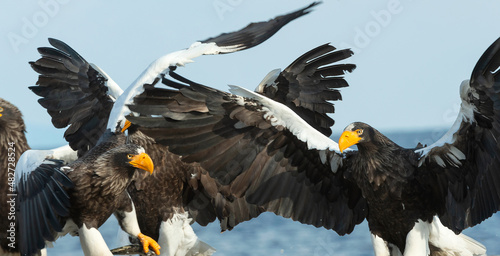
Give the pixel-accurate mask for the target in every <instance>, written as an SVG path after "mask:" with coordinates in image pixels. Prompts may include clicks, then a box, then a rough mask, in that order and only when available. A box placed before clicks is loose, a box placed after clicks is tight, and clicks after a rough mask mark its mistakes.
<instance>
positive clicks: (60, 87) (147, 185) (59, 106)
mask: <svg viewBox="0 0 500 256" xmlns="http://www.w3.org/2000/svg"><path fill="white" fill-rule="evenodd" d="M317 4H318V3H317V2H315V3H313V4H311V5H309V6H307V7H305V8H302V9H300V10H298V11H295V12H291V13H289V14H286V15H282V16H278V17H276V18H274V19H271V20H269V21H266V22H259V23H252V24H251V25H249V26H247V27H245V28H243V29H242V30H240V31H236V32H232V33H225V34H222V35H219V36H217V37H213V38H210V39H207V40H203V41H202V42H201V43H202V45H204V44H208V45H209V46H210V47H211V48H209V47H207V49H212V48H215V47H218V48H215V49H216V50H217V52H215V53H214V52H212V51H208V52H207V53H205V54H219V53H228V52H233V51H239V50H243V49H247V48H251V47H253V46H256V45H258V44H260V43H262V42H263V41H265V40H267V39H268V38H269V37H271V36H272V35H273V34H274V33H276V32H277V31H278V30H279V29H280V28H281V27H283V26H284V25H286V24H287V23H288V22H290V21H292V20H294V19H296V18H298V17H301V16H303V15H305V14H307V13H309V12H310V9H311V8H312V7H314V6H316V5H317ZM49 42H50V43H51V44H52V46H54V47H55V48H39V52H40V53H41V55H42V58H41V59H39V60H37V61H35V62H32V63H30V64H31V65H32V67H33V69H34V70H35V71H37V72H38V73H40V77H39V80H38V82H37V86H33V87H30V88H31V89H32V90H33V92H35V93H36V94H37V95H39V96H41V97H42V99H40V100H39V102H40V104H41V105H42V106H43V107H45V108H47V110H48V113H49V114H50V115H51V117H52V121H53V123H54V125H56V126H57V127H67V126H69V128H68V130H67V131H66V133H65V138H66V140H68V142H69V143H70V145H71V146H72V147H73V148H74V149H75V150H78V152H79V155H83V154H85V152H86V151H87V150H88V149H90V148H92V147H93V146H94V145H95V143H96V141H97V139H96V138H99V140H100V141H106V140H108V139H109V138H112V137H113V136H115V135H116V134H117V133H119V132H120V131H119V128H121V126H122V125H123V124H122V123H119V122H118V123H111V122H113V121H109V122H108V121H107V119H109V120H112V118H118V119H120V118H121V119H123V120H125V118H124V117H123V116H122V117H111V116H110V113H111V106H110V104H109V102H110V100H111V101H114V99H117V98H119V97H120V95H119V94H115V93H116V92H117V91H118V90H116V89H112V88H111V87H112V86H114V85H111V84H110V80H109V78H108V77H106V76H105V75H104V73H103V72H101V71H100V69H99V68H97V67H95V66H92V65H90V64H89V63H88V62H87V61H86V60H84V59H83V58H82V57H81V56H80V55H79V54H78V53H76V52H75V51H74V50H73V49H71V48H70V47H69V46H67V45H66V44H64V43H63V42H60V41H58V40H55V39H49ZM190 49H191V48H190ZM188 50H189V49H187V51H188ZM190 58H192V56H191V55H189V56H186V59H190ZM167 59H168V58H167ZM182 61H184V59H183V60H182ZM183 64H184V63H175V62H174V63H171V64H169V65H172V66H176V65H183ZM165 68H167V70H164V71H161V72H166V71H168V68H169V67H168V66H166V67H165ZM96 71H97V72H96ZM149 73H151V72H146V75H147V74H149ZM154 75H155V76H156V77H154V79H152V80H151V84H147V83H146V84H140V86H141V87H144V88H147V87H149V86H151V85H152V84H155V83H157V82H158V81H159V80H160V79H161V77H162V74H161V73H159V74H154ZM139 80H140V79H139ZM117 102H118V101H117ZM123 102H124V101H121V104H123ZM125 102H128V101H125ZM113 104H114V102H113ZM112 107H113V109H115V108H118V109H119V108H127V106H121V105H119V106H112ZM102 122H108V126H107V127H108V128H109V129H107V130H103V129H102V128H103V127H104V126H103V125H102V124H103V123H102ZM110 123H111V124H110ZM88 135H90V136H89V137H90V138H87V137H86V136H88ZM96 136H97V137H96ZM128 138H129V141H130V142H131V143H136V144H138V145H141V146H143V147H144V148H145V150H146V152H148V154H150V155H151V158H152V159H153V161H154V162H155V165H156V170H155V172H154V174H153V175H151V176H143V175H140V174H139V175H138V177H135V178H136V179H135V181H134V182H133V183H132V184H131V185H130V187H129V188H128V192H129V194H130V196H131V198H132V199H133V201H134V204H135V208H136V211H137V215H138V221H139V225H140V227H141V230H142V231H143V232H144V233H145V234H148V235H150V236H152V237H153V238H155V239H158V238H159V237H160V233H161V230H160V227H161V226H162V225H164V226H167V228H168V227H169V225H170V226H172V225H171V224H169V223H171V222H169V221H171V220H172V219H174V218H173V217H174V216H175V215H176V214H177V215H182V216H184V217H185V216H188V214H187V213H189V218H192V219H193V220H195V221H196V222H198V223H199V224H201V225H207V224H208V223H210V222H212V221H214V220H215V219H216V218H218V219H219V220H220V223H221V229H222V230H228V229H229V230H230V229H232V228H233V227H234V226H236V225H237V224H238V223H240V222H242V221H245V220H248V219H250V218H253V217H256V216H258V215H259V214H260V213H261V212H262V211H263V210H262V208H261V207H258V206H255V205H251V204H248V203H247V202H246V200H245V198H244V197H243V198H234V197H232V196H230V195H229V192H228V191H227V188H226V187H224V186H222V185H221V184H220V183H218V182H217V181H216V180H215V179H213V178H212V177H211V176H210V175H209V174H208V173H207V172H206V171H205V170H204V169H202V168H201V167H200V166H199V164H188V163H185V162H182V161H181V160H180V158H179V156H178V155H174V154H172V153H170V152H169V151H168V147H167V146H165V145H161V144H157V143H156V142H155V141H154V140H153V139H151V138H150V137H149V136H146V135H144V134H143V133H141V132H139V131H137V129H135V127H134V126H132V127H130V128H129V129H128ZM184 221H186V222H189V221H190V220H189V219H187V218H185V220H184ZM181 227H182V228H184V225H181ZM175 232H178V233H181V234H184V233H189V232H184V231H175ZM175 232H174V233H175ZM170 233H172V232H170ZM163 234H164V235H165V234H167V232H166V231H164V232H163ZM166 240H168V238H167V239H165V241H164V242H165V243H168V241H166ZM174 240H182V239H177V238H176V239H174ZM184 240H188V242H189V243H195V242H196V241H197V240H196V239H193V238H192V237H190V238H188V239H184ZM160 242H161V241H160ZM183 243H184V242H183ZM196 243H197V244H200V245H202V244H204V243H202V242H200V243H198V242H196ZM189 246H192V245H190V244H187V245H182V246H180V247H185V248H182V249H186V248H189ZM198 246H199V245H198ZM166 247H167V246H166ZM168 248H169V249H170V248H172V250H174V251H173V252H171V253H172V254H174V253H175V250H176V246H175V245H170V244H169V246H168ZM195 249H196V250H210V249H212V248H210V247H209V246H205V248H201V249H200V248H195Z"/></svg>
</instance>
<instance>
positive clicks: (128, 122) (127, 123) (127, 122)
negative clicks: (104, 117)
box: [122, 120, 132, 133]
mask: <svg viewBox="0 0 500 256" xmlns="http://www.w3.org/2000/svg"><path fill="white" fill-rule="evenodd" d="M131 125H132V123H131V122H130V121H129V120H125V125H124V126H123V128H122V133H124V132H125V131H126V130H127V129H128V128H129V127H130V126H131Z"/></svg>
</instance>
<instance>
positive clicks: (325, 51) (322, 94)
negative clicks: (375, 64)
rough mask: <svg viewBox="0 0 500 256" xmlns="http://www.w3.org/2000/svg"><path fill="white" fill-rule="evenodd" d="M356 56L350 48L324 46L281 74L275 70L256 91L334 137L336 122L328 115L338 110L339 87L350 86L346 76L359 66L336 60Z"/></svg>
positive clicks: (312, 51) (294, 63) (302, 57)
mask: <svg viewBox="0 0 500 256" xmlns="http://www.w3.org/2000/svg"><path fill="white" fill-rule="evenodd" d="M352 55H353V52H352V51H351V50H349V49H344V50H338V51H337V50H336V48H335V47H333V46H332V45H329V44H324V45H321V46H319V47H316V48H314V49H312V50H310V51H309V52H307V53H305V54H303V55H302V56H300V57H299V58H297V59H296V60H295V61H294V62H293V63H292V64H290V65H289V66H288V67H287V68H285V70H283V71H282V72H281V73H278V72H276V71H272V72H271V73H270V74H269V75H268V76H267V77H266V78H265V79H264V80H263V81H262V82H261V83H260V84H259V86H258V87H257V89H256V92H258V93H261V94H263V95H265V96H266V97H268V98H270V99H272V100H274V101H276V102H280V103H282V104H284V105H286V106H287V107H289V108H290V109H291V110H293V111H294V112H295V113H297V114H298V115H299V116H300V117H301V118H302V119H304V120H305V121H306V122H307V123H308V124H309V125H311V126H312V127H314V128H315V129H317V130H318V131H320V132H321V133H323V134H324V135H325V136H330V135H331V134H332V131H331V129H330V127H331V126H332V125H333V124H334V121H333V119H332V118H330V117H329V116H328V115H327V114H328V113H334V112H335V108H334V106H333V103H331V102H330V101H337V100H341V99H342V96H341V94H340V92H339V90H338V89H339V88H343V87H347V86H348V84H347V81H345V80H344V78H343V75H344V74H345V73H346V72H351V71H352V70H354V69H355V68H356V65H354V64H334V63H336V62H338V61H341V60H344V59H347V58H349V57H350V56H352Z"/></svg>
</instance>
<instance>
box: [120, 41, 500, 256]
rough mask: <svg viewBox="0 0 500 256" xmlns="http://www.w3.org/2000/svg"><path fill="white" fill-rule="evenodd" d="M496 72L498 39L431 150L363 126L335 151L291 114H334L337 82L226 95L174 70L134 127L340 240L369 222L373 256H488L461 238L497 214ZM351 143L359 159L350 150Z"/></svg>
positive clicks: (261, 202)
mask: <svg viewBox="0 0 500 256" xmlns="http://www.w3.org/2000/svg"><path fill="white" fill-rule="evenodd" d="M320 52H321V51H320ZM322 58H323V57H322V56H321V54H318V55H317V59H316V60H322ZM499 66H500V38H499V39H498V40H497V41H495V42H494V43H493V44H492V45H491V46H490V47H489V48H488V49H487V50H486V51H485V53H484V54H483V55H482V56H481V58H480V59H479V61H478V62H477V64H476V66H475V68H474V70H473V72H472V75H471V77H470V80H467V81H464V82H463V83H462V85H461V86H460V97H461V99H462V105H461V110H460V113H459V115H458V118H457V121H456V122H455V124H454V125H453V126H452V128H451V129H450V130H449V131H448V132H447V133H446V134H445V135H444V137H443V138H441V139H440V140H438V141H437V142H436V143H434V144H432V145H430V146H426V147H417V148H410V149H406V148H402V147H400V146H398V145H396V144H395V143H394V142H392V141H391V140H390V139H388V138H387V137H385V136H384V135H382V134H381V133H380V132H378V131H377V130H375V129H374V128H372V127H370V126H369V125H367V124H364V123H360V122H355V123H352V124H350V125H348V126H347V127H346V128H345V131H344V133H343V134H342V136H341V137H340V139H339V144H337V143H336V142H335V141H333V140H331V139H330V138H329V137H327V136H325V134H324V133H322V132H320V130H318V129H317V128H316V129H315V127H314V126H313V125H311V124H310V123H311V120H309V121H306V119H305V118H304V117H302V116H301V115H300V114H299V113H298V112H296V111H293V108H297V107H301V106H302V107H305V108H308V109H310V110H312V112H315V111H324V110H325V109H331V108H332V107H333V106H332V104H331V103H329V102H327V96H328V95H332V94H338V91H336V90H330V88H329V87H328V86H325V85H326V84H327V82H326V81H329V80H335V78H332V77H330V76H328V75H323V74H321V73H320V72H318V73H314V72H311V73H310V74H309V75H308V76H307V77H306V80H305V81H307V82H305V83H302V86H301V87H299V88H295V89H292V88H291V87H290V88H287V87H286V86H285V87H280V78H282V77H278V78H276V81H275V83H274V84H271V86H264V87H263V88H268V89H269V91H274V93H269V94H264V95H263V94H260V93H255V92H252V91H249V90H247V89H244V88H241V87H237V86H231V91H232V92H233V93H234V94H231V93H226V92H222V91H219V90H216V89H213V88H210V87H206V86H203V85H201V84H198V83H195V82H192V81H189V80H188V79H185V78H183V77H181V76H180V75H178V74H176V73H174V72H171V74H170V76H171V78H172V79H174V80H177V81H173V80H172V79H164V81H165V84H166V85H167V86H169V88H160V87H159V85H157V86H156V87H154V88H148V90H146V91H145V92H144V93H143V94H141V95H139V96H137V97H136V100H135V101H134V104H132V105H131V106H129V107H130V109H131V110H132V111H134V112H137V113H139V114H140V115H139V116H137V115H136V116H128V117H127V119H128V120H129V121H131V122H132V123H133V124H134V125H135V126H136V128H137V129H138V130H139V131H141V132H143V133H144V134H146V135H148V136H150V137H152V138H154V139H155V141H156V142H157V143H160V144H164V145H168V146H169V150H170V151H171V152H173V153H175V154H179V155H181V156H182V160H183V161H185V162H188V163H194V162H196V163H199V164H200V165H201V166H202V167H203V168H204V169H205V170H207V171H208V173H209V174H210V176H211V177H214V178H216V179H217V181H218V182H219V183H220V184H221V185H224V186H226V187H227V191H228V193H229V194H230V195H232V196H234V197H235V198H245V199H246V200H247V201H248V202H249V203H250V204H255V205H257V206H259V207H263V208H264V209H265V210H266V211H272V212H274V213H276V214H278V215H281V216H283V217H287V218H291V219H293V220H296V221H300V222H302V223H306V224H311V225H314V226H316V227H325V228H327V229H333V230H335V231H336V232H337V233H338V234H340V235H344V234H348V233H350V232H351V231H352V230H353V229H354V227H355V225H357V224H359V223H360V222H362V221H363V220H364V219H366V220H367V221H368V226H369V228H370V231H371V234H372V240H373V245H374V249H375V254H376V255H402V254H404V255H429V254H431V255H443V254H446V253H448V254H447V255H450V254H452V255H485V254H486V249H485V248H484V246H482V245H481V244H479V243H478V242H476V241H474V240H473V239H471V238H469V237H466V236H465V235H462V234H460V233H461V231H462V230H464V229H465V228H467V227H471V226H474V225H476V224H478V223H480V222H481V221H483V220H485V219H486V218H488V217H490V216H491V215H492V214H493V213H495V212H497V211H498V210H499V209H500V192H499V191H500V190H499V189H498V188H499V187H500V156H499V154H500V148H499V147H500V144H499V143H498V140H499V138H500V75H499V72H498V68H499ZM302 68H303V69H307V64H305V67H304V66H302ZM326 68H327V67H319V68H318V70H322V69H326ZM157 95H162V96H163V97H156V96H157ZM276 95H282V96H283V97H276ZM283 99H284V100H283ZM290 105H291V106H292V108H291V107H290ZM312 121H313V122H316V123H322V122H321V121H322V120H321V119H315V120H312ZM323 121H324V120H323ZM354 144H356V145H357V146H358V150H351V149H348V147H349V146H351V145H354Z"/></svg>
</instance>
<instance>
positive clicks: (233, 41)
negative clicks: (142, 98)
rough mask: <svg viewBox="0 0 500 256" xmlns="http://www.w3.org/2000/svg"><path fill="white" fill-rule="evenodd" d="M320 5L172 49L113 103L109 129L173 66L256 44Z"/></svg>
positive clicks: (116, 124) (123, 119) (122, 124)
mask: <svg viewBox="0 0 500 256" xmlns="http://www.w3.org/2000/svg"><path fill="white" fill-rule="evenodd" d="M317 4H318V3H313V4H311V5H309V6H307V7H305V8H303V9H301V10H298V11H295V12H292V13H289V14H285V15H282V16H279V17H277V18H275V19H271V20H269V21H267V22H259V23H254V24H250V25H249V26H247V27H245V28H243V29H241V30H238V31H235V32H231V33H224V34H221V35H219V36H216V37H213V38H209V39H207V40H203V41H201V42H195V43H193V44H192V45H191V46H190V47H189V48H188V49H184V50H180V51H176V52H172V53H169V54H167V55H164V56H162V57H160V58H158V59H157V60H155V61H154V62H153V63H151V64H150V65H149V67H147V68H146V70H145V71H144V72H143V73H142V74H141V75H140V76H139V78H137V80H136V81H135V82H134V83H133V84H132V85H131V86H130V87H128V89H127V90H126V91H125V92H124V94H123V95H122V96H121V97H120V98H119V99H118V100H117V102H116V104H115V105H114V106H113V110H112V113H111V118H110V120H109V122H108V128H109V129H110V130H112V131H114V129H116V127H123V126H124V125H125V116H126V115H128V114H129V113H130V110H129V109H128V108H127V105H128V104H131V103H132V102H133V98H134V97H135V96H137V95H139V94H141V93H142V92H144V87H145V86H148V85H154V84H156V83H157V82H158V81H160V80H161V77H162V76H163V75H164V74H166V73H167V72H168V71H169V70H170V69H171V67H176V66H184V65H185V64H187V63H190V62H193V59H194V58H196V57H198V56H201V55H213V54H223V53H231V52H236V51H241V50H244V49H248V48H251V47H254V46H256V45H258V44H260V43H262V42H263V41H265V40H267V39H268V38H269V37H271V36H272V35H274V34H275V33H276V32H277V31H278V30H279V29H281V27H283V26H284V25H286V24H287V23H288V22H290V21H292V20H294V19H296V18H298V17H301V16H303V15H305V14H307V13H309V11H310V8H312V7H313V6H315V5H317Z"/></svg>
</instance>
